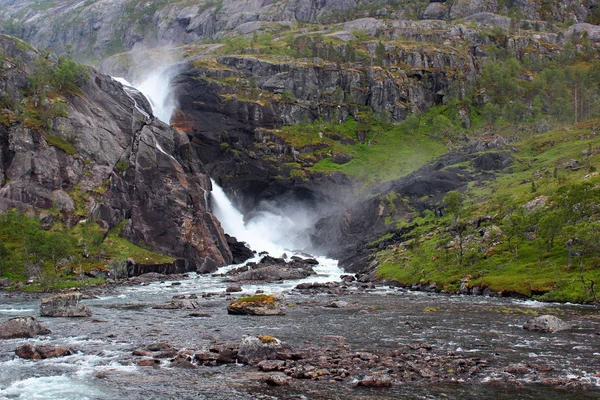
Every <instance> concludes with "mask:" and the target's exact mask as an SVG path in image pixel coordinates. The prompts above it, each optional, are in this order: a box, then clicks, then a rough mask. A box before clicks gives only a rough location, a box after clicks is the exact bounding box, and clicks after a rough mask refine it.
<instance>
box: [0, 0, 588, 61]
mask: <svg viewBox="0 0 600 400" xmlns="http://www.w3.org/2000/svg"><path fill="white" fill-rule="evenodd" d="M481 13H494V14H500V15H511V16H514V17H515V18H516V19H517V21H518V23H521V22H522V21H523V20H531V21H540V20H542V21H548V22H552V23H555V22H560V23H566V24H574V23H581V22H592V23H598V21H597V20H596V19H597V18H598V9H597V1H596V0H584V1H581V0H578V1H576V0H568V1H561V2H551V1H542V2H540V1H533V0H520V1H481V0H454V1H431V2H430V1H428V0H419V1H407V0H401V1H398V0H394V1H391V0H387V1H381V0H368V1H358V0H318V1H317V0H278V1H268V2H264V1H259V0H252V1H244V2H239V1H237V0H219V1H213V0H202V1H188V0H183V1H176V2H171V1H153V2H145V1H140V0H127V1H119V2H117V1H113V0H97V1H77V0H69V1H55V0H47V1H43V2H39V1H33V0H26V1H16V0H2V1H0V21H3V23H2V27H3V30H4V32H5V33H9V34H12V35H15V36H18V37H21V38H23V39H25V40H26V41H28V42H31V43H33V44H34V45H36V46H38V47H41V48H47V49H50V50H53V51H57V52H59V53H62V52H65V51H66V50H67V49H68V48H69V49H71V50H72V51H73V54H74V55H75V56H76V57H77V59H78V60H99V59H102V58H105V57H106V56H107V55H110V54H115V53H119V52H122V51H128V50H132V49H143V48H148V47H157V46H164V45H175V44H185V43H194V42H198V41H201V40H205V39H218V38H222V37H224V36H227V35H229V33H228V32H235V33H237V34H252V32H255V31H261V30H265V29H266V30H269V29H280V28H282V27H283V28H285V27H286V26H289V24H290V23H293V22H302V23H328V24H331V23H340V22H344V21H351V20H356V19H359V18H365V17H377V18H380V19H385V20H391V21H393V20H418V19H461V18H466V17H473V16H476V15H480V14H481ZM474 18H478V17H474ZM479 18H481V16H480V17H479Z"/></svg>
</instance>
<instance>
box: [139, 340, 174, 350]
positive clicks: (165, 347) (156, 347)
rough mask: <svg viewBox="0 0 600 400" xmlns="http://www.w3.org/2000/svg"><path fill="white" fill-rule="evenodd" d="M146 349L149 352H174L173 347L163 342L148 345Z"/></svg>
mask: <svg viewBox="0 0 600 400" xmlns="http://www.w3.org/2000/svg"><path fill="white" fill-rule="evenodd" d="M146 349H148V350H150V351H172V350H175V348H174V347H173V346H171V345H170V344H169V343H165V342H159V343H152V344H149V345H148V346H146Z"/></svg>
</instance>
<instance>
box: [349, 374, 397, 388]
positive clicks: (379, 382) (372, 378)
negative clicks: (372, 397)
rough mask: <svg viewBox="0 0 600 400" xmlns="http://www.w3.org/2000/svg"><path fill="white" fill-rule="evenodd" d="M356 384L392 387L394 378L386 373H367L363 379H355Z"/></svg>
mask: <svg viewBox="0 0 600 400" xmlns="http://www.w3.org/2000/svg"><path fill="white" fill-rule="evenodd" d="M354 384H355V385H356V386H366V387H390V386H392V378H391V377H390V376H389V375H386V374H383V373H381V374H373V375H367V376H365V377H364V378H363V379H361V380H358V381H355V382H354Z"/></svg>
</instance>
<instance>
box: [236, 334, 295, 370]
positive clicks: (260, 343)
mask: <svg viewBox="0 0 600 400" xmlns="http://www.w3.org/2000/svg"><path fill="white" fill-rule="evenodd" d="M291 350H292V348H291V346H289V345H288V344H286V343H284V342H282V341H281V340H279V339H277V338H274V337H272V336H244V338H242V341H241V343H240V348H239V351H238V359H239V360H240V362H243V363H245V364H258V363H259V362H260V361H262V360H265V359H273V358H277V356H278V355H279V354H282V353H286V352H291Z"/></svg>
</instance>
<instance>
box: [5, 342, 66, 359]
mask: <svg viewBox="0 0 600 400" xmlns="http://www.w3.org/2000/svg"><path fill="white" fill-rule="evenodd" d="M15 354H16V355H17V356H18V357H21V358H26V359H29V360H44V359H46V358H56V357H64V356H70V355H71V354H73V351H72V350H70V349H67V348H66V347H57V346H33V345H31V344H25V345H23V346H19V347H17V349H16V350H15Z"/></svg>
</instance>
